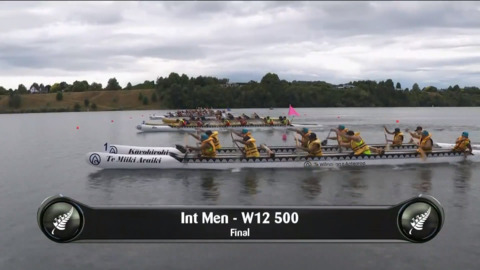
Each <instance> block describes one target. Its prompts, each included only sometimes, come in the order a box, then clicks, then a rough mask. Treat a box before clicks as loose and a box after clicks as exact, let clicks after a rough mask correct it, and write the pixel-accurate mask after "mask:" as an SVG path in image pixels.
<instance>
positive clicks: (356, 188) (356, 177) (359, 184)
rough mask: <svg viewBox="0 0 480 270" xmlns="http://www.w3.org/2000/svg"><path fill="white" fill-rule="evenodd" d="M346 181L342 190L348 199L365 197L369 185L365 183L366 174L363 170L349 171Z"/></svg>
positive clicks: (343, 182)
mask: <svg viewBox="0 0 480 270" xmlns="http://www.w3.org/2000/svg"><path fill="white" fill-rule="evenodd" d="M345 172H346V174H347V175H346V177H345V181H342V189H343V191H344V192H345V194H346V195H349V196H348V197H351V198H361V197H363V195H364V193H365V191H366V190H368V185H367V183H366V182H365V175H364V174H365V172H364V170H362V169H359V170H356V169H352V170H347V171H345Z"/></svg>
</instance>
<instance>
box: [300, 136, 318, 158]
mask: <svg viewBox="0 0 480 270" xmlns="http://www.w3.org/2000/svg"><path fill="white" fill-rule="evenodd" d="M321 144H322V142H321V141H320V139H318V138H317V134H315V133H310V134H309V136H308V143H307V147H303V146H297V148H300V149H302V150H304V151H306V152H307V153H308V155H307V156H309V157H321V156H322V146H321Z"/></svg>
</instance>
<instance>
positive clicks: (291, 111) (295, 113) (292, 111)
mask: <svg viewBox="0 0 480 270" xmlns="http://www.w3.org/2000/svg"><path fill="white" fill-rule="evenodd" d="M288 115H296V116H300V114H298V113H297V111H295V109H294V108H293V107H292V105H290V108H289V109H288Z"/></svg>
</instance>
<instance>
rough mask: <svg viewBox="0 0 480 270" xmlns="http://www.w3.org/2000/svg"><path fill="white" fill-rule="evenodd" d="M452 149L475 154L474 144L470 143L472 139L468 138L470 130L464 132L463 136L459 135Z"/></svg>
mask: <svg viewBox="0 0 480 270" xmlns="http://www.w3.org/2000/svg"><path fill="white" fill-rule="evenodd" d="M467 150H468V151H467ZM452 151H454V152H461V153H468V154H472V155H473V150H472V145H471V143H470V139H469V138H468V132H466V131H464V132H462V136H460V137H458V138H457V140H456V141H455V146H454V147H453V149H452Z"/></svg>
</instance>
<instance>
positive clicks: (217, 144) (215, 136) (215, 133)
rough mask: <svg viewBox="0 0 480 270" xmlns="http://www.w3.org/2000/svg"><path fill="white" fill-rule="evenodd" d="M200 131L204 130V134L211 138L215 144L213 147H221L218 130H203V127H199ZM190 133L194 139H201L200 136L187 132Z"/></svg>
mask: <svg viewBox="0 0 480 270" xmlns="http://www.w3.org/2000/svg"><path fill="white" fill-rule="evenodd" d="M200 131H202V132H205V134H207V135H208V137H209V138H211V139H212V141H213V144H214V145H215V149H216V150H217V151H218V149H221V148H222V145H220V140H219V139H218V131H213V132H212V131H211V130H207V131H205V130H203V129H200ZM188 134H190V135H191V136H192V137H194V138H195V139H197V140H198V141H201V139H200V136H198V135H196V134H194V133H188Z"/></svg>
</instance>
